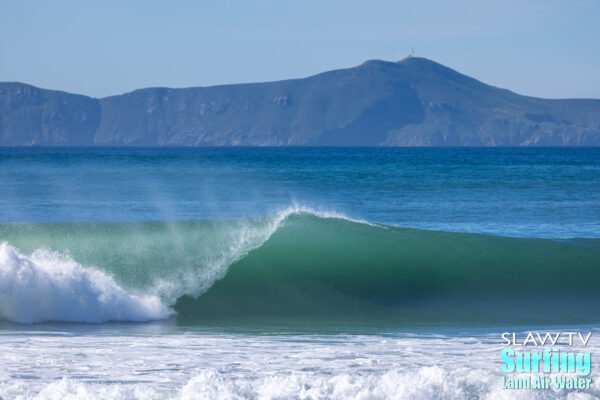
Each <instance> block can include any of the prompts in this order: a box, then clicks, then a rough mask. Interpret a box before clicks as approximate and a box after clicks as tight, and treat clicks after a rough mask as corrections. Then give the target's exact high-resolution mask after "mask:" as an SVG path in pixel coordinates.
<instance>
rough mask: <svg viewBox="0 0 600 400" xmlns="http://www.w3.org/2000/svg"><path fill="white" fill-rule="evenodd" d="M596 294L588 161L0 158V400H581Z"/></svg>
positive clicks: (164, 151) (597, 334)
mask: <svg viewBox="0 0 600 400" xmlns="http://www.w3.org/2000/svg"><path fill="white" fill-rule="evenodd" d="M599 285H600V150H599V149H596V148H0V349H1V352H0V399H2V400H7V399H30V398H36V399H66V398H70V399H85V398H102V399H465V398H467V399H498V398H507V399H510V398H522V399H532V398H533V399H536V398H537V399H555V398H570V399H588V398H598V397H600V382H597V380H598V377H599V374H598V372H597V370H598V366H597V362H596V361H595V359H594V355H593V356H592V372H591V377H592V386H591V388H590V389H586V390H567V389H556V388H551V389H545V390H527V389H522V390H514V389H512V390H511V389H503V388H502V387H501V380H502V377H503V376H505V375H506V374H504V373H503V372H502V371H501V368H500V364H501V360H500V351H501V350H502V349H503V348H504V347H503V344H502V338H501V334H502V333H504V332H516V333H517V334H518V335H519V336H524V335H526V334H527V332H530V331H533V332H559V331H562V332H571V331H573V332H585V333H587V332H592V337H591V339H590V342H589V343H588V345H587V346H585V347H583V346H580V347H577V346H575V347H574V348H578V349H579V350H580V351H583V350H582V349H585V351H590V352H592V354H597V353H598V351H599V350H600V324H599V322H600V307H599V306H600V291H599V290H598V287H599ZM569 349H571V347H569Z"/></svg>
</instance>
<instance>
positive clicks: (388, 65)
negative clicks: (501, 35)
mask: <svg viewBox="0 0 600 400" xmlns="http://www.w3.org/2000/svg"><path fill="white" fill-rule="evenodd" d="M0 145H2V146H31V145H37V146H238V145H244V146H600V100H596V99H541V98H536V97H531V96H523V95H520V94H517V93H514V92H512V91H510V90H508V89H503V88H498V87H495V86H491V85H487V84H485V83H483V82H481V81H479V80H477V79H474V78H472V77H469V76H467V75H464V74H461V73H459V72H457V71H455V70H453V69H451V68H448V67H446V66H444V65H442V64H438V63H436V62H434V61H431V60H428V59H425V58H419V57H408V58H405V59H403V60H401V61H398V62H390V61H382V60H367V61H365V62H363V63H362V64H360V65H358V66H356V67H351V68H345V69H338V70H332V71H326V72H322V73H320V74H316V75H312V76H309V77H306V78H297V79H287V80H281V81H273V82H257V83H242V84H232V85H218V86H205V87H191V88H177V89H174V88H165V87H154V88H142V89H137V90H134V91H131V92H128V93H124V94H120V95H114V96H108V97H103V98H92V97H88V96H84V95H76V94H70V93H67V92H62V91H57V90H48V89H40V88H37V87H35V86H32V85H28V84H23V83H18V82H2V83H0Z"/></svg>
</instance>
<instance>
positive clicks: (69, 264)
mask: <svg viewBox="0 0 600 400" xmlns="http://www.w3.org/2000/svg"><path fill="white" fill-rule="evenodd" d="M171 314H172V311H171V310H170V309H169V308H168V307H167V306H165V305H164V304H163V303H162V302H161V300H160V299H159V298H158V297H157V296H136V295H134V294H131V293H129V292H128V291H126V290H125V289H123V288H122V287H120V286H119V285H118V284H117V283H116V282H115V281H114V280H113V279H112V278H111V277H110V276H108V275H106V274H105V273H103V272H101V271H98V270H95V269H91V268H85V267H83V266H81V265H80V264H78V263H76V262H75V261H73V260H72V259H70V258H69V257H67V256H64V255H60V254H58V253H54V252H50V251H46V250H37V251H36V252H34V253H33V254H32V255H31V256H30V257H27V256H25V255H23V254H21V253H19V252H18V251H17V250H16V249H15V248H14V247H12V246H10V245H9V244H8V243H0V319H4V320H9V321H13V322H20V323H34V322H43V321H65V322H106V321H149V320H157V319H164V318H167V317H169V315H171Z"/></svg>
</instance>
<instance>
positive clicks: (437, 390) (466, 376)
mask: <svg viewBox="0 0 600 400" xmlns="http://www.w3.org/2000/svg"><path fill="white" fill-rule="evenodd" d="M496 381H497V378H493V377H492V376H491V374H489V373H484V372H480V373H478V372H476V371H473V370H471V371H467V370H466V369H464V368H463V369H458V370H456V371H453V372H451V371H448V370H446V369H443V368H440V367H437V366H432V367H421V368H419V369H417V370H415V371H413V372H407V371H404V372H399V371H395V370H393V371H389V372H386V373H384V374H366V375H351V374H340V375H333V376H315V375H312V374H298V373H292V374H288V375H284V374H278V375H275V376H272V377H267V378H261V379H247V378H245V379H244V378H242V379H232V378H231V377H227V376H225V375H223V374H221V373H219V372H218V371H215V370H206V371H202V372H201V373H200V374H198V375H197V376H195V377H193V378H191V379H190V380H189V381H188V382H187V383H186V384H185V385H184V386H183V387H182V388H181V389H179V390H171V391H169V390H164V389H162V390H161V388H160V387H157V386H154V387H152V386H148V385H143V384H140V385H131V384H129V385H122V384H112V385H106V384H94V383H85V382H80V381H76V380H72V379H60V380H57V381H55V382H53V383H51V384H49V385H47V386H46V387H44V388H43V389H42V390H41V391H40V392H39V393H35V392H28V391H27V390H26V388H25V387H23V386H17V385H12V387H10V388H8V387H4V388H2V386H1V385H0V393H2V394H4V395H13V394H17V397H16V398H20V399H29V398H35V399H37V400H55V399H61V400H63V399H66V400H75V399H77V400H80V399H81V400H87V399H107V400H117V399H119V400H121V399H123V400H125V399H139V400H141V399H173V400H243V399H249V400H254V399H257V400H296V399H306V400H308V399H310V400H351V399H353V400H393V399H398V400H399V399H412V400H434V399H448V400H462V399H468V398H471V399H482V400H483V399H485V400H508V399H522V400H546V399H547V400H558V399H569V400H591V399H594V398H596V397H595V396H594V395H592V394H591V393H584V392H573V391H572V392H568V391H565V390H553V389H547V390H503V389H501V388H500V387H499V385H498V384H497V382H496ZM2 389H4V390H2Z"/></svg>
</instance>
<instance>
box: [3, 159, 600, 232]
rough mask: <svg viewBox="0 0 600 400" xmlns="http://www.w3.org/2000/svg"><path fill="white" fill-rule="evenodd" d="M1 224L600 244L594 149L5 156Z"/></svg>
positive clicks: (599, 185)
mask: <svg viewBox="0 0 600 400" xmlns="http://www.w3.org/2000/svg"><path fill="white" fill-rule="evenodd" d="M0 187H1V188H2V190H1V191H0V222H73V221H76V222H85V221H106V222H108V221H111V222H114V221H161V220H199V219H215V218H233V217H236V218H237V217H252V216H261V215H270V214H274V213H276V212H278V211H280V210H282V209H285V208H288V207H290V206H292V205H298V206H300V207H306V208H311V209H314V210H323V211H335V212H338V213H342V214H344V215H347V216H349V217H352V218H357V219H363V220H366V221H370V222H378V223H383V224H388V225H394V226H403V227H414V228H422V229H433V230H444V231H459V232H477V233H490V234H498V235H507V236H522V237H551V238H568V237H600V150H598V149H596V148H160V149H153V148H4V149H0Z"/></svg>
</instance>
